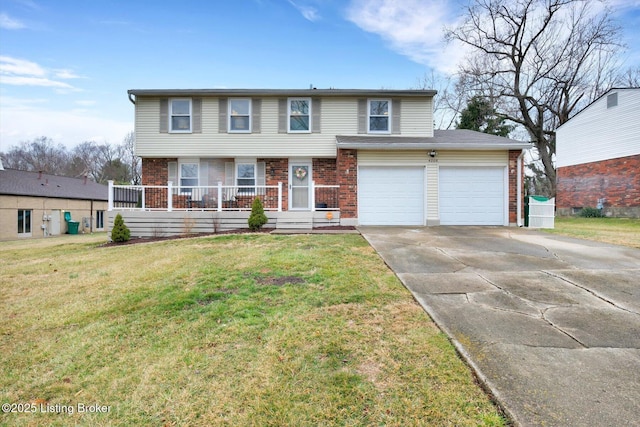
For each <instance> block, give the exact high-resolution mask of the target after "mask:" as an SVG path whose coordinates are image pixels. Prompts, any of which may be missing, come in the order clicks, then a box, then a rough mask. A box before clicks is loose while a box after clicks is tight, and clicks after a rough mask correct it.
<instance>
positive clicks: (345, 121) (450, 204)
mask: <svg viewBox="0 0 640 427" xmlns="http://www.w3.org/2000/svg"><path fill="white" fill-rule="evenodd" d="M128 93H129V97H130V99H131V101H132V102H133V103H134V104H135V134H136V154H137V155H138V156H140V157H141V158H142V181H143V184H144V185H146V186H166V185H167V183H168V182H169V181H171V182H172V183H173V185H174V186H178V187H180V188H187V191H178V192H177V195H176V196H175V197H174V198H172V199H171V203H172V204H173V205H172V206H173V208H176V207H177V208H178V209H186V210H189V209H190V207H192V206H196V207H197V208H198V209H200V210H206V209H208V208H210V209H213V210H215V209H218V210H225V209H238V210H243V209H247V208H248V207H249V200H246V201H239V196H238V195H237V194H236V195H235V196H234V199H233V203H234V204H233V205H231V204H228V202H229V201H228V200H227V199H228V197H227V196H223V195H221V194H220V193H219V192H215V191H207V190H206V189H205V190H203V191H206V192H207V194H200V193H198V195H197V197H193V196H194V195H195V194H196V192H195V191H196V189H197V188H196V187H197V186H200V187H202V186H215V185H217V184H220V185H224V186H231V185H236V186H238V187H242V186H256V187H259V186H275V185H278V183H282V184H283V186H282V191H283V194H282V200H281V205H282V206H280V208H281V209H280V210H281V212H282V213H284V212H305V211H315V210H316V209H318V208H319V209H328V210H332V209H333V210H335V212H336V214H337V215H339V223H340V224H342V225H374V224H375V225H440V224H443V225H444V224H452V225H454V224H460V225H463V224H469V225H471V224H473V225H478V224H485V225H509V224H516V223H520V218H521V217H522V214H521V211H522V158H521V154H522V151H523V150H524V149H527V148H530V144H528V143H523V142H521V141H515V140H511V139H507V138H501V137H497V136H493V135H487V134H484V133H479V132H473V131H467V130H451V131H434V129H433V97H434V95H435V94H436V92H435V91H432V90H344V89H308V90H284V89H204V90H182V89H179V90H162V89H152V90H148V89H133V90H129V91H128ZM313 183H315V184H316V185H319V186H322V185H324V186H335V187H336V190H337V191H336V193H335V194H334V195H333V196H328V195H325V196H323V195H320V193H317V190H315V191H313V190H311V189H312V188H314V187H312V185H314V184H313ZM337 186H339V188H338V187H337ZM151 190H152V189H151V188H148V189H147V190H146V192H145V207H146V208H149V209H154V208H155V209H157V208H162V207H163V206H164V207H166V206H167V204H168V202H167V201H166V200H164V199H163V197H165V196H164V195H163V194H164V193H162V191H160V190H159V191H160V192H159V193H158V195H157V197H155V198H154V197H152V195H151V194H152V192H151ZM212 190H215V189H212ZM211 193H215V199H216V201H214V202H213V203H214V204H213V207H212V205H209V204H207V203H206V202H205V201H204V198H205V196H207V195H209V194H211ZM252 194H253V193H252ZM222 197H224V200H225V201H224V202H222V201H220V198H222ZM165 198H166V197H165ZM194 199H195V201H196V202H197V205H194V204H193V203H194ZM200 199H202V201H201V200H200ZM271 199H273V197H271V198H268V197H266V198H265V200H264V202H265V203H271V202H272V200H271ZM274 209H275V208H274ZM272 215H273V216H274V217H275V216H277V215H276V213H272ZM280 217H284V215H280Z"/></svg>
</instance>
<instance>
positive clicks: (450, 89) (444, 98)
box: [416, 71, 466, 129]
mask: <svg viewBox="0 0 640 427" xmlns="http://www.w3.org/2000/svg"><path fill="white" fill-rule="evenodd" d="M416 88H417V89H434V90H436V91H437V92H438V94H437V95H436V96H435V97H434V100H433V124H434V127H435V128H436V129H450V128H451V127H453V125H454V124H455V121H456V116H457V115H458V114H459V113H460V112H461V111H462V109H463V108H464V106H465V104H466V99H465V95H464V94H463V93H462V92H460V91H459V90H458V87H457V84H456V80H455V78H454V77H452V76H440V75H437V74H436V73H434V72H433V71H431V73H425V74H424V76H422V78H420V79H418V83H417V87H416Z"/></svg>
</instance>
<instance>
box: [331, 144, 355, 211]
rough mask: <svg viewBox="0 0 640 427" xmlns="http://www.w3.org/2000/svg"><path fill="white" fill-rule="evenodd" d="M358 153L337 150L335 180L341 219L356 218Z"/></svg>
mask: <svg viewBox="0 0 640 427" xmlns="http://www.w3.org/2000/svg"><path fill="white" fill-rule="evenodd" d="M357 165H358V152H357V151H356V150H343V149H338V158H337V159H336V169H337V178H338V179H337V180H338V184H339V185H340V194H339V196H338V203H339V206H340V216H341V217H342V218H357V217H358V197H357V194H358V168H357Z"/></svg>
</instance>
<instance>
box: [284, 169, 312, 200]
mask: <svg viewBox="0 0 640 427" xmlns="http://www.w3.org/2000/svg"><path fill="white" fill-rule="evenodd" d="M289 209H290V210H310V209H311V162H304V161H302V162H296V161H290V162H289Z"/></svg>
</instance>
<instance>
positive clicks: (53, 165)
mask: <svg viewBox="0 0 640 427" xmlns="http://www.w3.org/2000/svg"><path fill="white" fill-rule="evenodd" d="M3 159H4V161H3V162H4V166H5V167H7V168H10V169H20V170H25V171H43V172H47V173H51V174H64V172H65V171H66V167H67V164H68V161H69V154H68V153H67V151H66V148H65V147H64V145H62V144H58V145H55V144H54V142H53V140H52V139H50V138H47V137H46V136H41V137H39V138H35V139H34V140H33V141H23V142H22V143H20V145H19V146H17V147H11V148H10V149H9V151H7V152H6V153H5V154H4V155H3Z"/></svg>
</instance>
